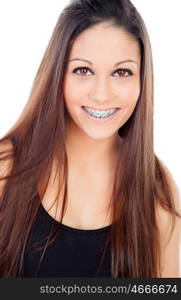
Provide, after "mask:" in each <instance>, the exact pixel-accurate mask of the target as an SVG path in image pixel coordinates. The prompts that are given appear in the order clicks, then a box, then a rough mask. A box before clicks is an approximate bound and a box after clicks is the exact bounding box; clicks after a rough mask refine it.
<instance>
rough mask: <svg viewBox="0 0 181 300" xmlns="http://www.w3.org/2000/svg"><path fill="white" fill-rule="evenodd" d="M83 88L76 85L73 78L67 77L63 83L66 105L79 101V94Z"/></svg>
mask: <svg viewBox="0 0 181 300" xmlns="http://www.w3.org/2000/svg"><path fill="white" fill-rule="evenodd" d="M82 93H83V89H82V88H81V86H80V85H78V84H77V83H76V82H75V80H71V79H67V80H65V84H64V98H65V103H66V104H67V106H68V105H70V104H76V103H80V101H81V94H82Z"/></svg>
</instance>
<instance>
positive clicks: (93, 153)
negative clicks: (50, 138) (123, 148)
mask: <svg viewBox="0 0 181 300" xmlns="http://www.w3.org/2000/svg"><path fill="white" fill-rule="evenodd" d="M121 141H122V139H121V137H120V136H119V135H118V133H117V132H116V134H114V135H113V136H111V137H109V138H106V139H93V138H91V137H89V136H88V135H86V134H85V133H84V132H83V131H82V130H81V129H79V128H78V127H77V126H75V125H73V124H70V123H69V125H68V126H67V131H66V149H67V155H68V161H69V165H70V166H71V167H75V168H76V169H78V170H81V171H85V172H86V171H87V172H88V173H89V172H90V173H91V172H93V174H94V171H96V172H97V171H98V170H104V171H106V170H107V171H108V172H109V171H110V170H112V169H113V165H114V163H115V162H116V159H117V155H118V151H119V146H120V143H121Z"/></svg>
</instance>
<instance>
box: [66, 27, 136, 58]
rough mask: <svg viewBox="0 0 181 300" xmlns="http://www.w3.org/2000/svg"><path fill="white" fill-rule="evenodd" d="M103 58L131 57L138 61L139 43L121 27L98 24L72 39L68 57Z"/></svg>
mask: <svg viewBox="0 0 181 300" xmlns="http://www.w3.org/2000/svg"><path fill="white" fill-rule="evenodd" d="M77 55H78V56H81V57H84V58H87V59H90V60H91V58H92V59H99V60H105V59H107V58H109V60H110V59H111V58H112V59H113V61H115V59H118V60H119V59H120V58H123V59H124V58H128V57H129V58H131V59H135V60H137V61H139V59H140V49H139V43H138V41H137V40H136V39H134V37H133V36H132V35H131V34H129V33H127V32H126V31H125V30H124V29H122V28H121V27H118V26H115V25H107V24H102V23H101V24H98V25H95V26H93V27H91V28H89V29H86V30H85V31H83V32H82V33H81V34H80V35H79V36H78V37H77V38H76V39H75V41H74V43H73V46H72V49H71V53H70V59H71V58H74V57H75V56H77Z"/></svg>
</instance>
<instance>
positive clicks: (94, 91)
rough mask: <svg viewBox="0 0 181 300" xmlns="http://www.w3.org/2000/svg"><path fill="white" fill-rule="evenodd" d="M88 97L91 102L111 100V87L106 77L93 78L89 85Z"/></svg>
mask: <svg viewBox="0 0 181 300" xmlns="http://www.w3.org/2000/svg"><path fill="white" fill-rule="evenodd" d="M90 98H91V101H92V102H94V103H95V102H97V103H98V102H99V103H105V102H106V103H107V102H111V87H110V85H109V83H108V80H106V78H104V79H102V78H99V79H95V81H94V83H93V85H92V86H91V92H90Z"/></svg>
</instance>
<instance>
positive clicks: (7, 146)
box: [0, 141, 13, 196]
mask: <svg viewBox="0 0 181 300" xmlns="http://www.w3.org/2000/svg"><path fill="white" fill-rule="evenodd" d="M9 150H13V145H12V143H11V142H10V141H6V142H3V143H0V196H1V193H2V191H3V188H4V185H5V183H6V181H7V180H6V179H1V178H2V177H4V176H8V174H9V173H10V171H11V168H12V163H13V160H12V159H10V158H8V159H6V160H4V159H3V157H5V156H6V154H7V153H6V152H5V151H9Z"/></svg>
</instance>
